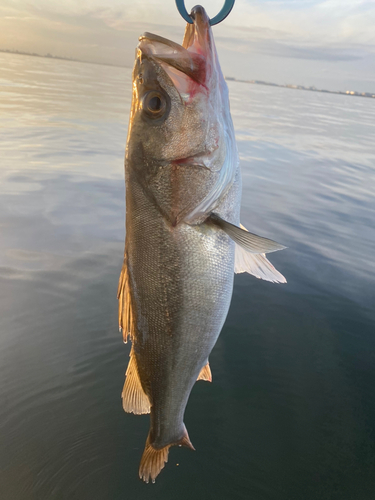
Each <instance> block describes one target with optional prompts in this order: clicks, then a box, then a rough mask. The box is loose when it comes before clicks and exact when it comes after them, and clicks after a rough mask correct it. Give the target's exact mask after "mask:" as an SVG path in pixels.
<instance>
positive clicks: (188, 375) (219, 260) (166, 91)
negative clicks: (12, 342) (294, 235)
mask: <svg viewBox="0 0 375 500" xmlns="http://www.w3.org/2000/svg"><path fill="white" fill-rule="evenodd" d="M192 15H193V17H194V24H193V25H189V24H188V25H187V28H186V31H185V37H184V41H183V44H182V46H180V45H178V44H175V43H174V42H171V41H169V40H166V39H163V38H161V37H158V36H157V35H151V34H148V33H147V34H145V35H143V36H142V37H141V38H140V43H139V45H138V48H137V54H136V62H135V66H134V71H133V100H132V108H131V113H130V124H129V132H128V140H127V148H126V159H125V181H126V241H125V257H124V265H123V269H122V273H121V277H120V283H119V323H120V327H121V328H122V330H123V334H124V340H125V341H126V340H127V338H128V336H130V338H131V341H132V349H131V353H130V362H129V366H128V370H127V373H126V375H127V376H126V380H125V385H124V390H123V395H122V396H123V406H124V409H125V411H128V412H133V413H136V414H139V413H148V412H150V414H151V415H150V420H151V422H150V432H149V435H148V438H147V441H146V447H145V450H144V453H143V456H142V459H141V465H140V471H139V472H140V477H141V478H142V479H143V480H145V481H146V482H148V481H149V480H150V479H151V480H152V481H154V480H155V477H156V476H157V475H158V474H159V472H160V470H161V469H162V468H163V467H164V463H165V462H166V461H167V456H168V449H169V447H170V446H172V445H176V444H180V445H184V446H187V447H190V448H192V444H191V442H190V439H189V437H188V434H187V431H186V428H185V425H184V412H185V408H186V404H187V402H188V398H189V395H190V392H191V390H192V388H193V385H194V383H195V382H196V380H197V379H198V378H202V379H205V380H210V378H211V375H210V369H209V365H208V357H209V354H210V352H211V350H212V348H213V346H214V345H215V342H216V340H217V338H218V336H219V333H220V331H221V328H222V326H223V324H224V321H225V318H226V316H227V313H228V309H229V305H230V301H231V296H232V289H233V276H234V261H235V243H234V241H233V238H234V239H235V241H236V237H235V236H234V237H233V235H232V236H231V237H230V236H229V235H228V232H229V234H232V233H233V231H234V232H235V231H241V232H242V233H244V234H245V239H246V238H248V239H249V241H250V239H251V238H252V237H255V235H251V233H247V234H246V231H244V230H242V229H239V228H238V227H235V226H239V211H240V198H241V176H240V170H239V162H238V155H237V149H236V143H235V138H234V130H233V124H232V120H231V116H230V112H229V99H228V90H227V86H226V83H225V81H224V77H223V75H222V72H221V69H220V66H219V62H218V58H217V53H216V49H215V45H214V41H213V37H212V33H211V28H210V26H209V19H208V17H207V15H206V13H205V11H204V9H203V8H202V7H195V8H194V9H193V12H192ZM212 214H214V215H215V217H214V216H213V215H212ZM227 229H228V231H227ZM230 231H232V233H231V232H230ZM240 236H241V235H240ZM256 238H257V237H256ZM261 240H262V241H263V243H264V242H266V243H265V245H266V247H267V244H268V243H267V242H270V241H271V240H266V239H261ZM263 243H262V245H263ZM239 244H240V245H241V244H242V243H241V242H240V243H239ZM272 244H274V242H271V244H268V247H267V248H268V250H265V251H273V250H275V249H279V248H282V247H281V246H279V247H278V248H276V247H273V246H272ZM252 245H253V242H252V241H250V243H249V247H248V249H247V250H249V249H250V251H252V250H251V249H253V251H254V253H258V254H259V251H258V250H259V248H260V247H261V248H263V246H262V245H260V247H259V248H258V247H256V248H255V250H254V248H253V246H252ZM258 246H259V245H258ZM266 247H265V248H266ZM272 249H273V250H272ZM267 262H268V261H267Z"/></svg>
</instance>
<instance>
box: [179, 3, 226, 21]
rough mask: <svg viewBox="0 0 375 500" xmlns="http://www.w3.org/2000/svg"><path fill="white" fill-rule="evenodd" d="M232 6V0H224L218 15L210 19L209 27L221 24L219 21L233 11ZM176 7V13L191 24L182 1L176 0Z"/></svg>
mask: <svg viewBox="0 0 375 500" xmlns="http://www.w3.org/2000/svg"><path fill="white" fill-rule="evenodd" d="M233 5H234V0H225V3H224V6H223V8H222V9H221V11H220V12H219V14H217V15H216V16H215V17H213V18H212V19H210V26H214V25H215V24H219V23H221V21H224V19H225V18H226V17H227V16H228V15H229V13H230V11H231V10H232V9H233ZM176 6H177V9H178V12H179V13H180V14H181V16H182V17H183V18H184V19H185V21H187V22H188V23H190V24H193V20H192V18H191V17H190V16H189V14H188V12H187V10H186V7H185V2H184V0H176Z"/></svg>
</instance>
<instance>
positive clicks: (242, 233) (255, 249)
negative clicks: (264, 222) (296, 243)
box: [209, 214, 286, 254]
mask: <svg viewBox="0 0 375 500" xmlns="http://www.w3.org/2000/svg"><path fill="white" fill-rule="evenodd" d="M209 219H210V220H211V222H213V223H214V224H215V225H216V226H218V227H220V229H222V230H223V231H224V232H226V233H227V235H228V236H229V237H230V238H232V240H233V241H234V242H235V243H237V245H239V246H240V247H242V248H244V249H245V250H246V251H247V252H250V253H254V254H262V253H270V252H276V251H277V250H283V249H284V248H286V247H284V245H280V243H276V241H273V240H269V239H268V238H263V237H262V236H258V235H256V234H253V233H249V231H247V230H246V229H245V228H244V227H243V226H242V227H237V226H235V225H234V224H231V223H230V222H227V221H225V220H224V219H222V218H221V217H219V216H218V215H216V214H211V215H210V217H209Z"/></svg>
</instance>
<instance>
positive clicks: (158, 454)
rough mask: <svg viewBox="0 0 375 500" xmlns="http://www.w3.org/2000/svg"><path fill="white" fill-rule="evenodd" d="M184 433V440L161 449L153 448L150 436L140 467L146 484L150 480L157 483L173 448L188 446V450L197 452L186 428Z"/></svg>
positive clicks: (140, 475) (140, 472)
mask: <svg viewBox="0 0 375 500" xmlns="http://www.w3.org/2000/svg"><path fill="white" fill-rule="evenodd" d="M184 432H185V434H184V436H183V437H182V439H180V440H179V441H177V442H175V443H171V444H167V446H164V448H160V449H157V448H154V447H153V446H152V444H151V443H150V435H148V437H147V440H146V446H145V450H144V452H143V455H142V458H141V463H140V465H139V477H140V478H141V479H143V481H144V482H145V483H148V482H149V481H150V479H151V481H152V482H153V483H154V482H155V479H156V477H157V476H158V475H159V473H160V471H161V470H162V469H164V464H165V463H167V462H168V453H169V448H170V447H171V446H175V445H179V446H186V448H190V449H191V450H195V448H194V446H193V445H192V444H191V441H190V439H189V436H188V433H187V430H186V428H185V427H184Z"/></svg>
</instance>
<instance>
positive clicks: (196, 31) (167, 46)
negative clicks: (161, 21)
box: [138, 7, 213, 87]
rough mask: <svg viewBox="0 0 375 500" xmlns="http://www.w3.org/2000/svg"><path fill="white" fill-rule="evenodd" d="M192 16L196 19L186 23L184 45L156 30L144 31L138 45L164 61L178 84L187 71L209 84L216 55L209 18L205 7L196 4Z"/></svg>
mask: <svg viewBox="0 0 375 500" xmlns="http://www.w3.org/2000/svg"><path fill="white" fill-rule="evenodd" d="M191 16H192V18H193V20H194V23H193V24H188V25H187V26H186V30H185V35H184V39H183V42H182V45H179V44H178V43H176V42H173V41H172V40H168V39H167V38H163V37H161V36H159V35H154V34H153V33H144V34H143V35H142V36H141V37H140V38H139V42H140V43H139V45H138V48H139V49H140V50H141V51H142V52H143V53H144V54H145V55H147V56H148V57H151V58H153V59H156V60H157V61H158V62H159V63H161V64H162V66H163V69H165V71H166V72H167V73H168V75H169V76H170V78H171V79H172V81H173V83H174V84H175V85H176V87H179V86H181V77H182V78H183V75H185V77H188V78H190V79H191V80H193V81H194V82H196V83H198V84H199V85H202V86H203V87H206V86H207V79H208V76H209V75H208V71H207V70H208V67H209V66H210V64H209V62H210V61H211V60H212V55H213V54H212V43H211V29H210V23H209V18H208V16H207V14H206V12H205V10H204V9H203V7H195V8H194V9H193V11H192V14H191ZM181 74H182V75H181Z"/></svg>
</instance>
